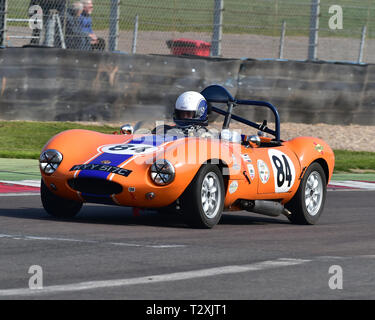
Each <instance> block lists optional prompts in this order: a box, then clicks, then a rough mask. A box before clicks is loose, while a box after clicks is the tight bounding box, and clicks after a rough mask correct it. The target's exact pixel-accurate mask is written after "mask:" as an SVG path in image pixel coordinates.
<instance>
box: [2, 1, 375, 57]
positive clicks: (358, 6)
mask: <svg viewBox="0 0 375 320" xmlns="http://www.w3.org/2000/svg"><path fill="white" fill-rule="evenodd" d="M76 2H77V1H74V0H39V1H38V0H33V1H30V0H0V4H1V5H0V12H1V13H0V16H1V17H2V19H1V21H2V23H1V26H0V27H1V39H0V40H1V43H2V45H3V46H6V47H20V46H24V45H28V44H30V43H33V44H34V45H35V44H38V45H48V46H57V47H65V48H66V47H68V48H70V49H78V50H85V49H87V50H89V48H84V47H82V46H78V45H76V46H74V45H69V43H68V44H67V42H69V41H68V40H69V39H70V40H71V39H72V38H75V37H76V38H77V39H78V38H79V37H80V36H79V35H76V34H74V35H73V34H69V33H72V31H71V28H70V27H69V24H70V23H71V19H70V14H71V13H72V12H71V11H70V8H71V6H72V5H73V4H74V3H76ZM83 2H85V1H83ZM86 2H87V1H86ZM31 5H39V6H40V7H42V8H43V12H42V15H43V19H42V18H41V16H40V14H41V12H38V11H37V10H36V9H35V7H34V9H33V10H30V9H29V8H30V6H31ZM92 5H93V11H92V14H91V17H92V26H93V32H94V33H95V35H96V36H97V37H98V38H103V40H104V41H105V44H106V46H105V50H106V51H116V52H123V53H140V54H176V55H199V56H218V57H223V58H255V59H290V60H307V59H309V60H325V61H349V62H354V63H358V62H359V63H362V62H364V63H374V62H375V55H374V54H372V52H374V51H375V40H374V36H375V0H361V1H358V0H336V1H332V0H330V1H328V0H189V1H183V0H93V1H92ZM334 5H336V6H340V7H341V8H342V18H343V19H342V22H343V23H342V29H341V28H339V29H332V28H330V27H329V21H330V19H331V20H332V19H333V23H334V25H336V26H339V21H338V20H337V14H340V13H339V12H338V11H337V10H335V7H333V8H331V7H332V6H334ZM330 8H331V10H333V11H331V12H330ZM51 10H52V11H51ZM53 10H56V11H53ZM335 17H336V18H335ZM41 21H43V23H41ZM30 24H31V25H33V26H34V31H33V30H31V28H30ZM38 24H39V27H41V29H40V32H36V31H35V30H36V29H35V27H36V26H38ZM51 25H52V26H51ZM339 27H340V26H339ZM52 38H53V39H54V40H53V41H52V40H51V39H52ZM56 39H57V40H56ZM77 41H78V40H77Z"/></svg>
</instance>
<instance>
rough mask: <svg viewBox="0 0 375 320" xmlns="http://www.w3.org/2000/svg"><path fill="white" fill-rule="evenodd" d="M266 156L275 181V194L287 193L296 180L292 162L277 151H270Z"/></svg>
mask: <svg viewBox="0 0 375 320" xmlns="http://www.w3.org/2000/svg"><path fill="white" fill-rule="evenodd" d="M268 155H269V157H270V161H271V165H272V170H273V176H274V180H275V192H277V193H281V192H288V191H289V190H290V188H291V187H292V186H293V184H294V180H295V178H296V170H295V168H294V165H293V162H292V160H291V159H290V158H289V157H288V156H287V155H286V154H285V153H283V152H281V151H279V150H274V149H270V150H268Z"/></svg>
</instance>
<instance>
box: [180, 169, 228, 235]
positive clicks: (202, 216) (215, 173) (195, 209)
mask: <svg viewBox="0 0 375 320" xmlns="http://www.w3.org/2000/svg"><path fill="white" fill-rule="evenodd" d="M211 179H212V181H213V183H214V185H213V187H209V186H208V185H207V184H209V181H211ZM203 187H204V190H203V193H204V194H205V195H206V199H208V198H210V200H207V201H206V203H205V204H207V206H208V209H207V210H210V204H211V205H212V204H213V203H214V205H213V209H212V210H211V211H213V212H208V211H206V210H205V209H204V206H205V204H203V203H202V202H203V198H202V196H203V194H202V189H203ZM209 188H211V189H209ZM214 189H216V190H217V191H214V192H212V193H211V192H210V191H209V190H214ZM205 190H206V191H207V192H206V191H205ZM215 197H216V199H217V201H213V199H214V198H215ZM224 198H225V190H224V180H223V176H222V174H221V172H220V169H219V168H218V167H217V166H215V165H212V164H206V165H203V166H202V167H201V168H200V169H199V171H198V172H197V174H196V175H195V177H194V179H193V181H192V182H191V183H190V185H189V186H188V188H187V189H186V190H185V192H184V193H183V195H182V197H181V198H180V206H181V212H182V214H183V216H184V218H185V220H186V222H187V223H188V224H189V225H190V226H192V227H196V228H201V229H210V228H213V227H214V226H215V225H216V224H218V223H219V221H220V218H221V215H222V212H223V208H224ZM206 208H207V207H206Z"/></svg>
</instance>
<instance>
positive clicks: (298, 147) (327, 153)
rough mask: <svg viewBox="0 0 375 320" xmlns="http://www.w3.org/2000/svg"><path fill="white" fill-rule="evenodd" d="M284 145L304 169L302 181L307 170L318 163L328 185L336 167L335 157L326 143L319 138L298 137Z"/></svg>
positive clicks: (301, 176)
mask: <svg viewBox="0 0 375 320" xmlns="http://www.w3.org/2000/svg"><path fill="white" fill-rule="evenodd" d="M283 144H284V145H285V146H288V147H289V148H290V149H291V150H293V152H294V153H295V154H296V155H297V158H298V159H299V162H300V164H301V168H302V172H301V175H300V177H299V178H300V179H302V178H303V175H304V173H305V171H306V169H307V168H308V167H309V166H310V165H311V164H312V163H313V162H317V163H319V164H320V165H321V166H322V168H323V170H324V173H325V175H326V182H327V184H328V182H329V180H330V179H331V177H332V174H333V169H334V166H335V155H334V153H333V150H332V149H331V148H330V146H329V145H328V144H327V143H326V142H324V141H323V140H321V139H319V138H313V137H298V138H295V139H292V140H289V141H286V142H284V143H283Z"/></svg>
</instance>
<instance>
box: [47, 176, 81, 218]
mask: <svg viewBox="0 0 375 320" xmlns="http://www.w3.org/2000/svg"><path fill="white" fill-rule="evenodd" d="M40 197H41V199H42V204H43V207H44V209H45V210H46V211H47V213H48V214H49V215H51V216H53V217H56V218H72V217H74V216H75V215H76V214H77V213H78V212H79V210H81V208H82V202H77V201H72V200H67V199H64V198H61V197H59V196H57V195H55V194H54V193H52V192H51V191H50V190H49V189H48V188H47V186H46V185H45V183H44V181H43V179H42V181H41V185H40Z"/></svg>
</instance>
